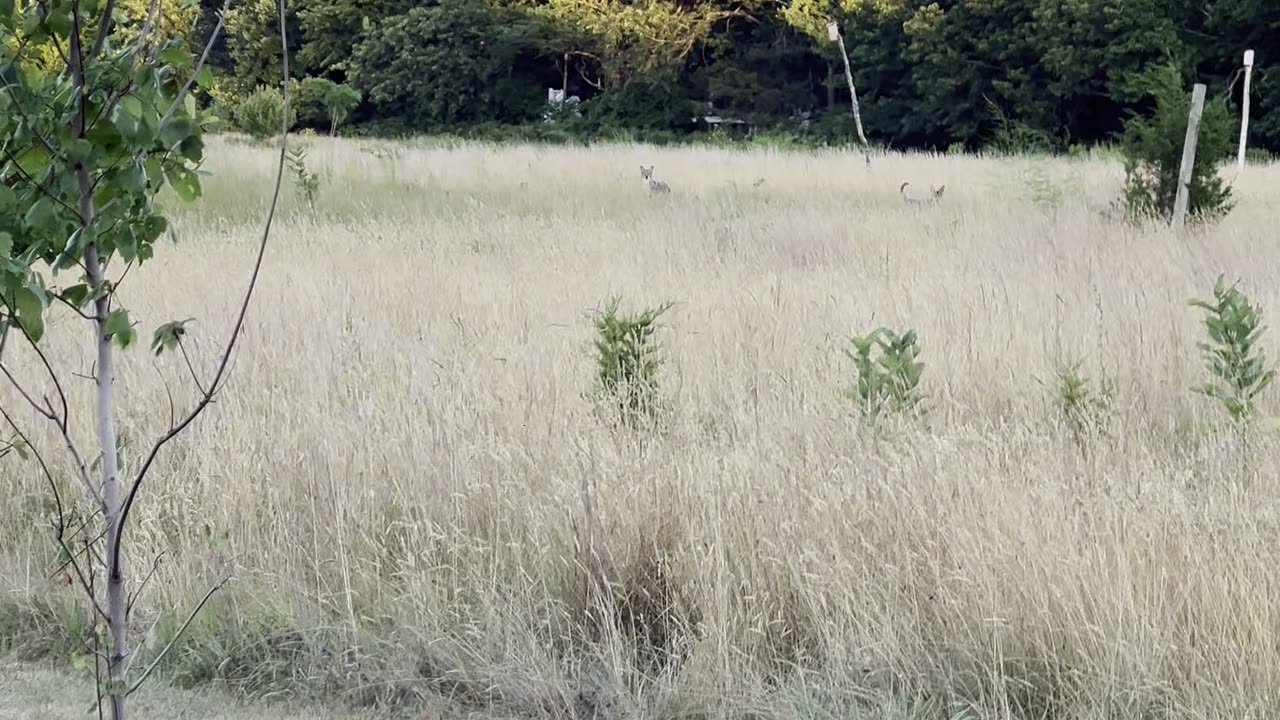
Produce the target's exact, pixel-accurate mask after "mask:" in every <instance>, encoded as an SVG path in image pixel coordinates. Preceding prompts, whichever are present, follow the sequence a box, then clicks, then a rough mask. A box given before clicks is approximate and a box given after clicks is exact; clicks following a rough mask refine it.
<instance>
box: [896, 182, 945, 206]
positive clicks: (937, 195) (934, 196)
mask: <svg viewBox="0 0 1280 720" xmlns="http://www.w3.org/2000/svg"><path fill="white" fill-rule="evenodd" d="M910 184H911V183H909V182H904V183H902V187H899V188H898V194H900V195H902V199H903V200H904V201H905V202H906V203H907V204H908V205H910V206H912V207H924V206H926V205H936V204H937V203H939V202H941V201H942V193H944V192H946V190H947V186H946V185H943V186H942V187H939V188H935V187H934V186H932V185H930V186H929V193H930V195H929V197H928V198H923V199H922V198H913V197H911V196H910V195H907V186H908V185H910Z"/></svg>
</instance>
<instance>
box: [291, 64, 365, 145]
mask: <svg viewBox="0 0 1280 720" xmlns="http://www.w3.org/2000/svg"><path fill="white" fill-rule="evenodd" d="M359 105H360V93H359V91H357V90H355V89H354V88H351V87H349V86H347V85H339V84H338V83H335V82H333V81H332V80H326V79H325V78H318V77H309V78H306V79H304V80H303V81H302V82H301V83H299V84H298V119H299V120H300V121H302V122H303V123H306V124H307V125H310V126H312V127H327V128H328V130H329V134H330V135H336V134H337V133H338V126H339V125H341V124H342V123H343V122H345V121H346V119H347V118H348V117H350V116H351V113H352V111H354V110H355V109H356V108H357V107H358V106H359Z"/></svg>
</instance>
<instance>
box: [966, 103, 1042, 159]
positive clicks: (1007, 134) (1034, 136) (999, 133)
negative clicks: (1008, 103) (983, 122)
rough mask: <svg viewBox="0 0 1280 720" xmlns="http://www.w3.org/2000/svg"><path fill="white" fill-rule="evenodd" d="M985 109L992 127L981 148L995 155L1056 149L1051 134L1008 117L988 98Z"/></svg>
mask: <svg viewBox="0 0 1280 720" xmlns="http://www.w3.org/2000/svg"><path fill="white" fill-rule="evenodd" d="M987 110H988V112H990V113H991V117H992V121H993V123H994V126H995V127H994V129H993V130H992V133H991V139H990V140H989V141H988V142H987V143H986V144H985V145H984V146H983V150H985V151H986V152H988V153H992V154H996V155H1051V154H1053V152H1054V151H1055V150H1057V149H1058V143H1057V142H1056V141H1055V140H1054V138H1053V136H1052V135H1050V134H1049V133H1047V132H1045V131H1044V130H1041V129H1039V128H1037V127H1035V126H1033V125H1029V124H1027V123H1025V122H1021V121H1019V120H1016V119H1013V118H1010V117H1009V115H1008V114H1007V113H1005V111H1004V110H1003V109H1002V108H1001V107H1000V106H999V105H996V104H995V103H993V102H991V101H990V100H988V101H987Z"/></svg>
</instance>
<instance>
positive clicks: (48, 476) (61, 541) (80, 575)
mask: <svg viewBox="0 0 1280 720" xmlns="http://www.w3.org/2000/svg"><path fill="white" fill-rule="evenodd" d="M0 417H3V418H4V421H5V422H6V423H8V425H9V427H10V428H12V429H13V433H14V434H15V435H17V436H18V439H19V440H21V441H22V444H23V445H25V446H26V447H27V449H28V450H29V451H30V452H31V455H32V457H34V458H35V459H36V464H38V465H39V466H40V471H41V472H42V473H43V474H44V477H45V480H46V481H47V482H48V483H49V490H50V491H51V492H52V493H53V504H54V507H55V509H56V512H57V523H58V525H57V530H58V546H59V548H60V549H61V550H62V551H63V552H65V553H66V554H67V557H68V558H70V559H71V560H70V562H71V569H72V570H73V571H74V572H75V574H76V579H77V580H78V581H79V582H80V587H81V588H82V589H83V590H84V591H85V593H86V595H88V597H89V602H91V603H92V604H93V609H94V610H96V611H97V613H98V615H99V616H100V617H104V618H105V617H107V614H106V613H105V612H103V611H102V606H101V605H99V604H98V599H97V598H96V597H95V596H94V594H93V587H92V585H91V584H90V583H89V580H88V579H86V578H85V576H84V572H83V571H81V569H80V564H79V563H77V562H76V561H75V557H76V556H75V553H73V552H72V550H71V548H69V547H67V541H66V532H67V514H66V511H65V510H64V509H63V505H62V493H60V492H58V483H57V481H55V480H54V479H53V473H52V472H50V470H49V466H48V465H47V464H45V461H44V457H43V456H42V455H41V454H40V449H39V448H37V447H36V446H35V445H33V444H32V443H31V440H30V439H29V438H28V437H27V435H26V433H24V432H22V428H20V427H18V424H17V423H16V422H14V421H13V418H12V417H11V416H10V415H9V413H8V412H7V411H5V409H4V407H3V406H0Z"/></svg>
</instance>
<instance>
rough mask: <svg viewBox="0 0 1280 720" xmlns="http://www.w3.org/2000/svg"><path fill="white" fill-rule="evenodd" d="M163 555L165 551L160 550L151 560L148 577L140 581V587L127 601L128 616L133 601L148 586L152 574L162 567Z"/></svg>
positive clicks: (126, 612) (126, 611) (126, 610)
mask: <svg viewBox="0 0 1280 720" xmlns="http://www.w3.org/2000/svg"><path fill="white" fill-rule="evenodd" d="M163 557H164V552H163V551H162V552H160V553H159V554H158V555H156V559H155V560H153V561H152V562H151V570H150V571H149V572H148V573H147V576H146V577H144V578H142V582H141V583H138V587H137V588H136V589H135V590H134V591H133V594H132V595H130V596H129V601H128V602H126V603H125V611H124V614H125V615H126V616H127V615H129V613H130V612H132V610H133V603H134V602H135V601H136V600H137V599H138V597H139V596H141V595H142V589H143V588H145V587H146V586H147V583H148V582H149V581H150V580H151V576H152V575H155V574H156V570H159V569H160V559H161V558H163Z"/></svg>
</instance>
